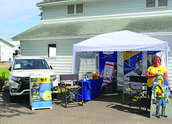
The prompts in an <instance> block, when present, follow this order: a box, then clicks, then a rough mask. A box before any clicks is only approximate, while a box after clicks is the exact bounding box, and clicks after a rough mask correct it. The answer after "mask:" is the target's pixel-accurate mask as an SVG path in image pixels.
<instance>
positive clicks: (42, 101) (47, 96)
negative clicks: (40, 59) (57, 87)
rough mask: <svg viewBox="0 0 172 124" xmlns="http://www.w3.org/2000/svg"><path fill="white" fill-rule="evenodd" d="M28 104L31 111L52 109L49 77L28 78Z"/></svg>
mask: <svg viewBox="0 0 172 124" xmlns="http://www.w3.org/2000/svg"><path fill="white" fill-rule="evenodd" d="M30 104H31V108H32V110H34V109H39V108H51V109H52V97H51V83H50V77H39V76H31V77H30Z"/></svg>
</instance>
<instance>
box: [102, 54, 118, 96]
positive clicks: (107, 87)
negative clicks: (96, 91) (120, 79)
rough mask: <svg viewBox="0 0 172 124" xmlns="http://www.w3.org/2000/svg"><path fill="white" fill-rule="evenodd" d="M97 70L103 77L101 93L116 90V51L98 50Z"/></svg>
mask: <svg viewBox="0 0 172 124" xmlns="http://www.w3.org/2000/svg"><path fill="white" fill-rule="evenodd" d="M99 72H100V75H101V77H103V84H102V87H101V93H102V94H112V93H116V92H117V81H116V79H117V52H113V51H110V52H106V51H104V52H99Z"/></svg>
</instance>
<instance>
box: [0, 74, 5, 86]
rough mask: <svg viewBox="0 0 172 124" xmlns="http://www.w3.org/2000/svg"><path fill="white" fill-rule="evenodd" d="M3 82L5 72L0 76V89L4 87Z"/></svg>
mask: <svg viewBox="0 0 172 124" xmlns="http://www.w3.org/2000/svg"><path fill="white" fill-rule="evenodd" d="M4 82H5V72H3V73H1V75H0V89H1V88H2V87H3V86H4Z"/></svg>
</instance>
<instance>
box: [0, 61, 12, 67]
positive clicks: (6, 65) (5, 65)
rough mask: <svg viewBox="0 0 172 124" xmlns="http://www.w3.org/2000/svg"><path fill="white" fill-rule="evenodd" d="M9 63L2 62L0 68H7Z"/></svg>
mask: <svg viewBox="0 0 172 124" xmlns="http://www.w3.org/2000/svg"><path fill="white" fill-rule="evenodd" d="M10 64H11V63H8V62H7V63H4V64H3V65H0V68H8V67H9V66H10Z"/></svg>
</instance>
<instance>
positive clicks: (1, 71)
mask: <svg viewBox="0 0 172 124" xmlns="http://www.w3.org/2000/svg"><path fill="white" fill-rule="evenodd" d="M8 77H9V71H8V68H0V89H1V88H2V87H3V86H4V83H5V80H6V79H8Z"/></svg>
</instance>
